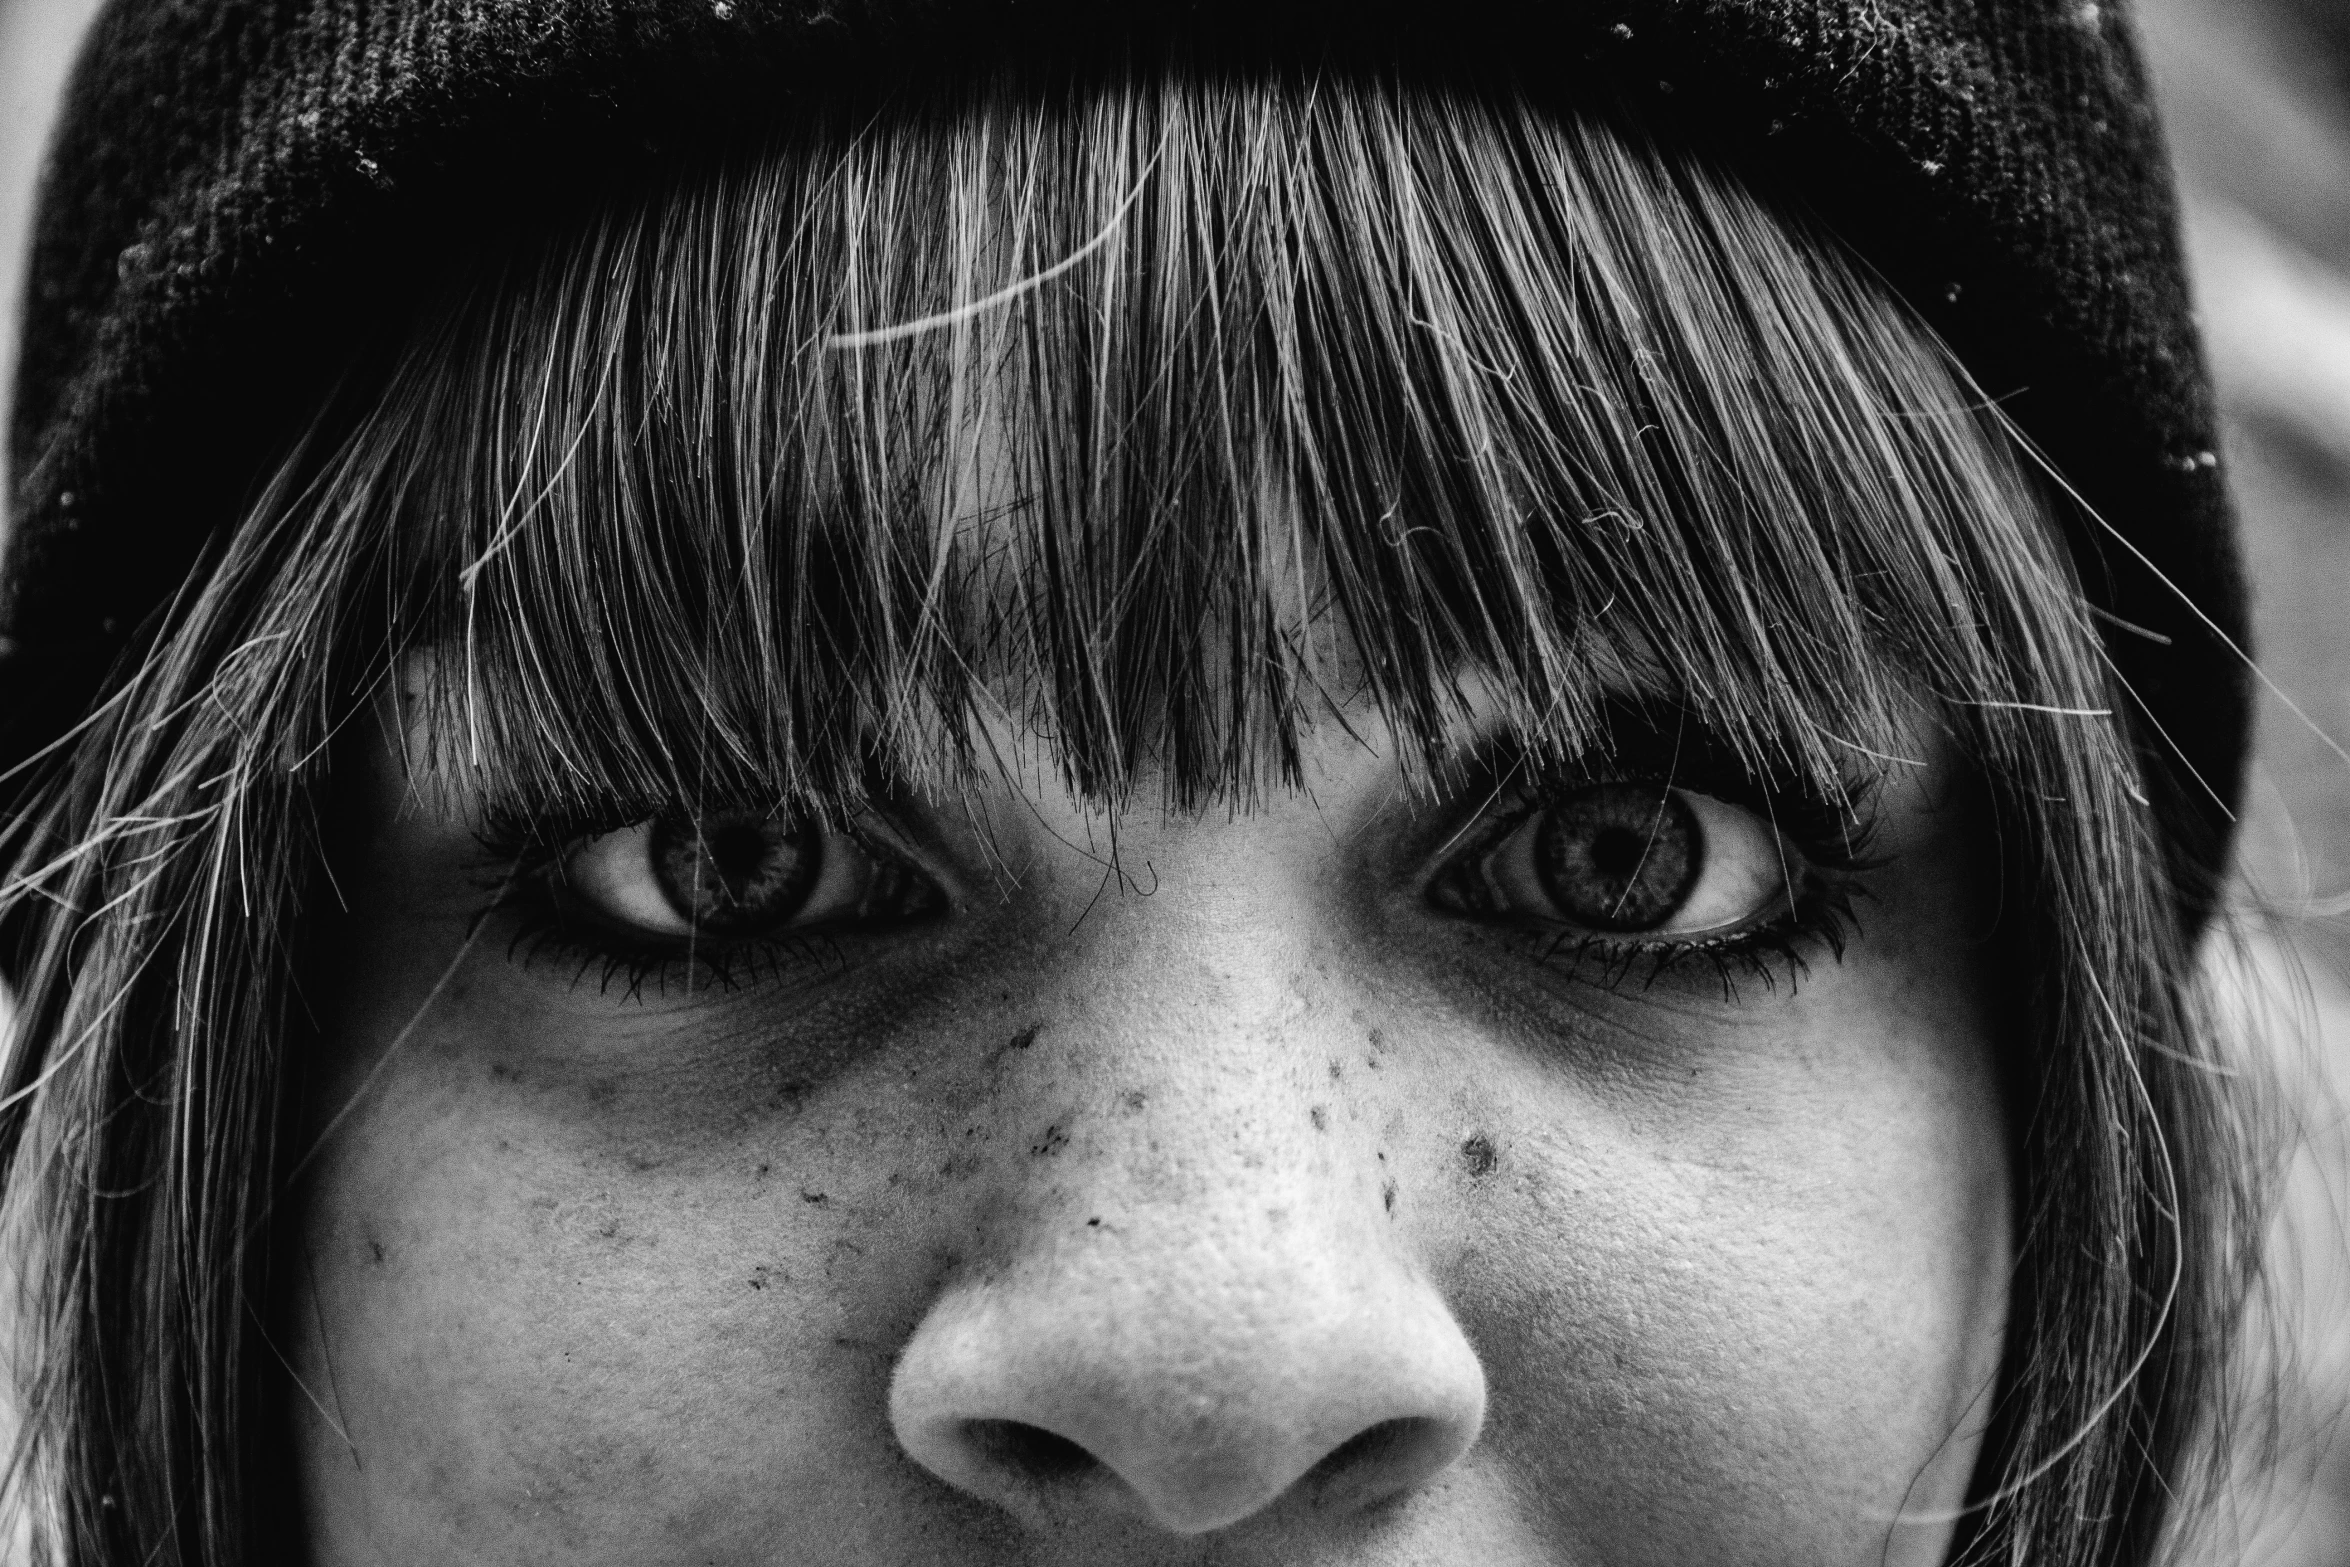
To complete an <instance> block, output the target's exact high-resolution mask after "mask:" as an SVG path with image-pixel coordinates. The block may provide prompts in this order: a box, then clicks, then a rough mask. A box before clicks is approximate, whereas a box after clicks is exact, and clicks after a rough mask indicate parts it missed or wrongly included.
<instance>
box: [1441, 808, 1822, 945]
mask: <svg viewBox="0 0 2350 1567" xmlns="http://www.w3.org/2000/svg"><path fill="white" fill-rule="evenodd" d="M1801 863H1802V861H1801V858H1800V856H1798V855H1796V854H1795V853H1794V852H1793V851H1792V850H1790V849H1789V848H1788V846H1787V845H1786V843H1785V841H1784V840H1783V839H1782V838H1781V837H1780V836H1779V834H1778V833H1777V832H1775V831H1774V830H1773V829H1772V828H1771V826H1770V824H1769V823H1767V822H1765V821H1763V820H1762V819H1761V818H1760V817H1758V816H1756V815H1755V814H1754V813H1753V812H1751V811H1748V810H1744V809H1742V808H1740V807H1738V806H1735V805H1731V804H1729V803H1728V802H1726V801H1723V800H1718V799H1715V798H1713V797H1712V796H1711V795H1703V794H1697V793H1694V792H1693V791H1690V790H1687V789H1675V788H1672V787H1670V786H1667V785H1664V784H1654V783H1605V784H1595V785H1592V786H1590V787H1587V788H1583V789H1577V790H1574V791H1572V792H1570V793H1567V794H1565V795H1562V796H1560V797H1558V798H1557V799H1554V800H1552V801H1550V802H1548V803H1547V804H1544V805H1543V806H1541V807H1539V808H1538V809H1536V810H1534V811H1532V812H1530V813H1528V814H1527V815H1526V817H1525V818H1524V819H1522V820H1521V821H1519V822H1518V823H1517V824H1515V825H1514V826H1513V827H1512V828H1511V829H1510V830H1509V831H1508V832H1507V833H1505V834H1503V835H1502V836H1501V837H1500V838H1498V839H1495V840H1493V841H1491V842H1489V843H1488V844H1487V845H1486V846H1485V847H1483V848H1482V849H1480V850H1479V851H1478V852H1477V853H1476V854H1474V855H1471V856H1469V857H1467V858H1466V859H1465V860H1464V861H1463V862H1461V863H1458V864H1456V865H1455V866H1453V867H1452V868H1450V869H1449V870H1448V871H1447V872H1446V873H1445V875H1444V876H1443V877H1442V878H1441V879H1440V880H1439V881H1438V883H1437V884H1436V887H1435V888H1434V889H1433V890H1434V894H1435V896H1436V898H1437V901H1438V902H1439V903H1442V904H1444V905H1446V906H1448V907H1453V908H1457V909H1458V910H1460V911H1461V912H1464V913H1484V914H1502V915H1511V916H1516V917H1520V918H1526V919H1533V920H1539V921H1543V922H1545V923H1554V924H1564V925H1570V926H1575V927H1577V928H1580V929H1583V930H1588V931H1592V932H1594V933H1596V934H1601V935H1611V936H1614V935H1624V936H1649V937H1655V936H1665V937H1673V938H1678V939H1688V938H1693V937H1705V936H1710V935H1719V934H1725V933H1728V932H1731V931H1735V930H1738V929H1739V928H1741V927H1743V926H1746V925H1749V924H1752V923H1754V922H1755V921H1757V920H1760V919H1764V918H1767V917H1769V916H1770V915H1771V914H1772V913H1773V912H1775V911H1785V910H1787V909H1789V908H1790V907H1791V906H1792V903H1793V888H1792V886H1791V885H1790V876H1791V875H1792V874H1793V872H1794V869H1795V867H1796V866H1798V865H1800V864H1801Z"/></svg>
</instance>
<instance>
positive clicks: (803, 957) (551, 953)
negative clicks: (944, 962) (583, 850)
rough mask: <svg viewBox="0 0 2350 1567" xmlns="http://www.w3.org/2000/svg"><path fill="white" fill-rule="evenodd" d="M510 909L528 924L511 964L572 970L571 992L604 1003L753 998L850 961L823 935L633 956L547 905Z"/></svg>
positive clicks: (518, 935)
mask: <svg viewBox="0 0 2350 1567" xmlns="http://www.w3.org/2000/svg"><path fill="white" fill-rule="evenodd" d="M507 907H509V908H512V909H514V910H516V912H517V913H518V914H519V916H520V920H521V923H520V926H519V928H517V929H516V931H515V933H514V936H513V939H512V940H511V941H510V942H508V944H507V949H506V956H507V959H508V961H510V962H512V963H514V964H515V965H516V966H517V967H520V968H522V969H525V970H528V969H530V968H532V967H534V966H536V965H538V964H541V963H550V962H555V963H562V964H566V965H570V966H571V967H572V968H573V973H572V975H571V978H570V981H569V984H570V986H571V988H573V989H578V988H579V987H581V986H582V985H586V984H590V983H592V984H593V985H594V986H595V989H596V993H597V994H598V995H601V996H606V997H612V998H614V999H617V1000H621V1001H642V1000H644V999H646V997H647V996H648V994H649V995H651V996H654V997H662V996H666V995H668V994H669V993H670V990H671V987H672V986H675V987H676V988H677V990H678V991H679V992H680V993H682V994H684V995H689V996H690V995H694V994H697V993H706V992H709V991H713V990H715V991H719V992H734V991H739V990H747V989H749V988H751V987H752V986H754V985H757V984H761V983H764V982H766V981H768V980H772V979H776V978H779V977H781V976H782V975H784V974H786V973H791V974H794V975H799V976H802V977H804V976H806V975H807V974H808V972H809V971H810V970H811V969H813V970H817V971H822V970H824V969H827V968H830V969H833V970H838V969H840V968H843V967H846V966H847V961H848V960H847V958H846V957H845V955H843V954H842V952H841V950H840V948H839V946H838V945H837V944H836V943H834V942H832V941H830V940H828V939H826V938H825V937H824V936H823V935H821V934H817V935H809V936H790V935H786V936H767V937H761V938H759V939H756V940H750V941H735V942H717V941H711V942H701V943H697V944H695V946H694V947H693V948H692V949H691V950H690V951H687V952H682V953H681V952H673V951H664V952H650V951H647V952H628V951H624V950H621V949H620V948H619V947H617V946H616V945H613V944H610V943H607V942H599V941H590V940H587V939H585V938H583V937H582V936H580V935H579V933H578V932H577V931H575V930H573V929H571V928H569V927H568V926H566V925H565V924H564V922H563V918H562V916H561V914H560V913H559V912H558V911H556V910H555V909H554V908H552V907H550V906H548V905H547V904H546V903H545V902H543V901H540V900H532V899H527V898H526V899H524V900H518V901H516V902H515V903H512V904H509V905H507ZM493 912H494V910H493Z"/></svg>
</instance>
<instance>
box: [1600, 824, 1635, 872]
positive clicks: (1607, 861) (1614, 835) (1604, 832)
mask: <svg viewBox="0 0 2350 1567" xmlns="http://www.w3.org/2000/svg"><path fill="white" fill-rule="evenodd" d="M1647 851H1648V841H1647V840H1646V839H1645V838H1642V837H1640V836H1638V835H1637V834H1634V833H1628V832H1626V831H1624V829H1623V828H1621V827H1605V828H1602V829H1601V830H1600V831H1599V833H1598V835H1597V836H1596V837H1594V838H1593V839H1592V840H1591V863H1592V864H1593V865H1594V866H1596V867H1597V868H1598V869H1599V870H1600V871H1602V872H1604V873H1605V874H1607V875H1609V876H1615V877H1625V876H1629V875H1631V874H1632V873H1633V872H1634V871H1636V870H1638V869H1640V861H1641V859H1642V858H1643V857H1644V856H1645V855H1646V853H1647Z"/></svg>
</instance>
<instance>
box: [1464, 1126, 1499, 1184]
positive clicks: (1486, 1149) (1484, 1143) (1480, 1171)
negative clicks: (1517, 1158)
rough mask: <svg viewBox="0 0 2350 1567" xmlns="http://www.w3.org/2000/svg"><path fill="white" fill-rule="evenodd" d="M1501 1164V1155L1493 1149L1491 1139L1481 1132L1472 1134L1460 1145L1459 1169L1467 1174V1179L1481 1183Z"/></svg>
mask: <svg viewBox="0 0 2350 1567" xmlns="http://www.w3.org/2000/svg"><path fill="white" fill-rule="evenodd" d="M1500 1163H1501V1155H1500V1154H1498V1153H1496V1152H1495V1151H1494V1148H1493V1139H1492V1138H1490V1137H1488V1136H1486V1135H1485V1134H1484V1133H1483V1132H1476V1133H1472V1134H1471V1135H1470V1137H1469V1139H1468V1141H1466V1142H1464V1143H1462V1144H1461V1168H1462V1169H1464V1170H1466V1171H1468V1172H1469V1179H1471V1180H1473V1181H1481V1180H1483V1179H1485V1177H1487V1176H1489V1175H1491V1174H1492V1173H1493V1172H1494V1170H1495V1168H1496V1167H1498V1166H1499V1165H1500Z"/></svg>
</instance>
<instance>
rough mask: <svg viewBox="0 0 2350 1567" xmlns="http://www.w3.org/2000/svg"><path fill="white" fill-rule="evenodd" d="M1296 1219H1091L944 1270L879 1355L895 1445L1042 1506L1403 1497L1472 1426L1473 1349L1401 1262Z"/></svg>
mask: <svg viewBox="0 0 2350 1567" xmlns="http://www.w3.org/2000/svg"><path fill="white" fill-rule="evenodd" d="M1299 1228H1300V1226H1299V1225H1298V1224H1297V1223H1295V1222H1294V1221H1293V1222H1292V1223H1290V1224H1288V1225H1286V1226H1281V1225H1276V1226H1272V1227H1271V1228H1270V1229H1269V1231H1264V1232H1259V1233H1254V1234H1251V1233H1248V1230H1249V1226H1247V1225H1246V1224H1244V1223H1226V1224H1223V1225H1221V1226H1219V1225H1217V1224H1215V1223H1213V1222H1211V1223H1210V1224H1208V1225H1206V1226H1202V1227H1201V1231H1202V1232H1195V1233H1194V1234H1192V1235H1190V1236H1189V1237H1187V1238H1186V1239H1185V1240H1183V1241H1179V1242H1178V1243H1176V1244H1174V1245H1171V1246H1154V1245H1150V1244H1147V1243H1136V1242H1134V1241H1132V1240H1131V1238H1130V1237H1124V1236H1120V1235H1117V1234H1111V1235H1107V1236H1104V1235H1101V1234H1100V1232H1099V1231H1098V1229H1089V1230H1088V1231H1087V1232H1086V1233H1087V1235H1088V1237H1089V1238H1090V1244H1089V1243H1088V1242H1079V1243H1078V1244H1079V1245H1080V1246H1085V1247H1087V1249H1088V1250H1089V1251H1090V1253H1091V1254H1090V1255H1089V1256H1083V1257H1078V1258H1072V1256H1071V1255H1070V1248H1067V1247H1053V1248H1050V1249H1049V1250H1048V1253H1047V1255H1045V1256H1041V1257H1038V1258H1035V1259H1033V1260H1032V1261H1031V1263H1030V1264H1029V1265H1027V1266H1022V1267H1015V1268H1014V1269H1012V1270H1011V1271H1010V1272H1009V1273H1007V1274H1006V1275H1004V1276H1001V1277H998V1278H994V1279H987V1278H979V1279H973V1280H971V1281H968V1282H965V1283H962V1284H959V1285H956V1286H953V1287H951V1288H949V1289H948V1290H947V1291H946V1292H945V1293H944V1294H943V1295H942V1296H941V1297H940V1298H939V1299H938V1301H937V1302H936V1303H935V1304H934V1305H933V1307H932V1309H931V1311H930V1313H929V1314H928V1316H927V1317H926V1318H925V1319H924V1320H923V1322H922V1323H921V1325H920V1326H919V1327H918V1328H917V1329H916V1330H915V1333H914V1336H913V1338H912V1339H911V1340H910V1341H909V1342H908V1344H907V1346H906V1349H905V1352H904V1353H903V1355H902V1356H901V1357H900V1359H899V1361H898V1366H897V1370H896V1373H895V1377H894V1379H893V1381H892V1383H891V1387H890V1418H891V1421H892V1423H893V1424H894V1426H895V1427H896V1432H897V1437H898V1440H899V1442H900V1443H901V1444H902V1445H903V1446H904V1448H905V1450H906V1452H907V1453H908V1454H909V1455H911V1456H912V1457H913V1458H914V1459H915V1460H916V1461H917V1462H919V1463H921V1464H922V1465H924V1466H925V1467H926V1468H928V1469H930V1470H931V1471H932V1472H933V1473H935V1474H937V1475H938V1476H940V1477H941V1478H943V1479H945V1480H946V1481H948V1482H949V1483H950V1484H953V1485H956V1486H959V1487H961V1488H962V1489H963V1490H965V1491H968V1492H970V1493H972V1494H973V1495H975V1496H978V1497H980V1498H981V1499H983V1500H986V1501H990V1502H994V1503H996V1504H997V1505H999V1506H1003V1507H1005V1508H1007V1509H1008V1510H1010V1511H1012V1512H1013V1513H1014V1514H1015V1515H1016V1516H1020V1515H1030V1516H1033V1514H1034V1512H1035V1510H1037V1509H1038V1508H1039V1506H1040V1505H1041V1506H1043V1507H1048V1508H1053V1507H1055V1504H1056V1503H1057V1504H1059V1506H1060V1507H1067V1506H1076V1507H1079V1508H1100V1509H1104V1510H1110V1511H1118V1512H1124V1513H1128V1514H1135V1515H1139V1516H1140V1517H1142V1518H1144V1519H1146V1520H1148V1521H1149V1522H1151V1523H1154V1524H1156V1525H1157V1526H1158V1527H1160V1528H1162V1529H1165V1530H1168V1531H1170V1532H1173V1533H1177V1534H1200V1533H1205V1532H1207V1531H1209V1530H1213V1529H1221V1528H1224V1527H1226V1526H1227V1525H1230V1524H1234V1523H1237V1522H1239V1521H1240V1520H1242V1519H1245V1518H1248V1517H1250V1516H1251V1515H1253V1514H1255V1513H1257V1512H1259V1511H1261V1510H1263V1509H1265V1508H1268V1507H1270V1506H1271V1505H1273V1504H1274V1503H1275V1502H1276V1501H1279V1500H1281V1499H1282V1498H1284V1497H1288V1496H1291V1495H1297V1496H1299V1497H1301V1498H1303V1499H1304V1500H1305V1501H1306V1502H1308V1503H1309V1504H1310V1505H1312V1506H1314V1507H1316V1508H1319V1509H1332V1510H1343V1511H1348V1512H1353V1511H1359V1510H1363V1509H1367V1508H1370V1507H1373V1506H1376V1505H1377V1504H1378V1503H1380V1502H1382V1501H1385V1500H1388V1499H1390V1498H1393V1497H1397V1496H1400V1495H1402V1494H1403V1493H1404V1492H1406V1491H1408V1490H1410V1489H1411V1488H1413V1487H1414V1486H1416V1485H1418V1484H1419V1483H1420V1482H1422V1481H1424V1480H1426V1479H1428V1478H1429V1477H1430V1476H1432V1475H1434V1474H1436V1473H1437V1472H1438V1471H1440V1470H1442V1469H1444V1468H1445V1467H1446V1466H1448V1465H1450V1464H1451V1463H1452V1462H1453V1461H1454V1460H1455V1459H1457V1458H1459V1457H1460V1456H1461V1455H1462V1454H1463V1453H1465V1452H1467V1451H1468V1449H1469V1447H1470V1445H1471V1444H1472V1443H1473V1442H1475V1441H1476V1439H1477V1431H1478V1427H1479V1425H1480V1424H1481V1423H1482V1421H1483V1419H1484V1411H1485V1375H1484V1371H1483V1368H1482V1367H1481V1366H1480V1365H1479V1363H1478V1360H1477V1356H1476V1353H1475V1351H1474V1350H1472V1349H1471V1348H1470V1346H1469V1343H1468V1341H1467V1339H1466V1338H1465V1337H1464V1336H1463V1335H1462V1333H1461V1330H1460V1327H1459V1325H1458V1324H1457V1323H1456V1322H1455V1321H1454V1320H1453V1316H1452V1313H1451V1312H1450V1310H1449V1309H1448V1308H1447V1307H1446V1305H1445V1303H1444V1301H1443V1299H1442V1298H1441V1297H1440V1296H1439V1295H1438V1294H1437V1293H1436V1291H1435V1290H1434V1289H1433V1288H1432V1287H1431V1286H1430V1285H1429V1284H1428V1283H1427V1282H1426V1281H1425V1280H1424V1279H1422V1278H1420V1277H1418V1276H1417V1275H1416V1274H1415V1273H1413V1272H1412V1271H1411V1270H1410V1269H1409V1268H1408V1267H1407V1266H1405V1264H1404V1263H1403V1261H1402V1259H1400V1258H1398V1257H1395V1256H1393V1255H1392V1254H1390V1253H1388V1252H1387V1251H1386V1250H1385V1248H1383V1247H1381V1246H1378V1245H1376V1244H1369V1245H1366V1244H1361V1242H1362V1241H1363V1240H1364V1239H1366V1238H1365V1237H1362V1236H1360V1235H1357V1236H1354V1237H1349V1236H1347V1235H1346V1234H1345V1233H1343V1230H1342V1229H1341V1228H1340V1227H1339V1226H1335V1225H1324V1226H1323V1227H1322V1229H1321V1231H1320V1233H1318V1234H1316V1235H1301V1234H1300V1233H1298V1231H1299ZM1218 1231H1220V1233H1218ZM1350 1240H1352V1241H1354V1242H1356V1244H1351V1245H1350V1244H1348V1242H1349V1241H1350ZM1055 1252H1057V1253H1058V1255H1057V1256H1056V1255H1052V1254H1051V1253H1055ZM1055 1510H1058V1509H1057V1508H1056V1509H1055Z"/></svg>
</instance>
